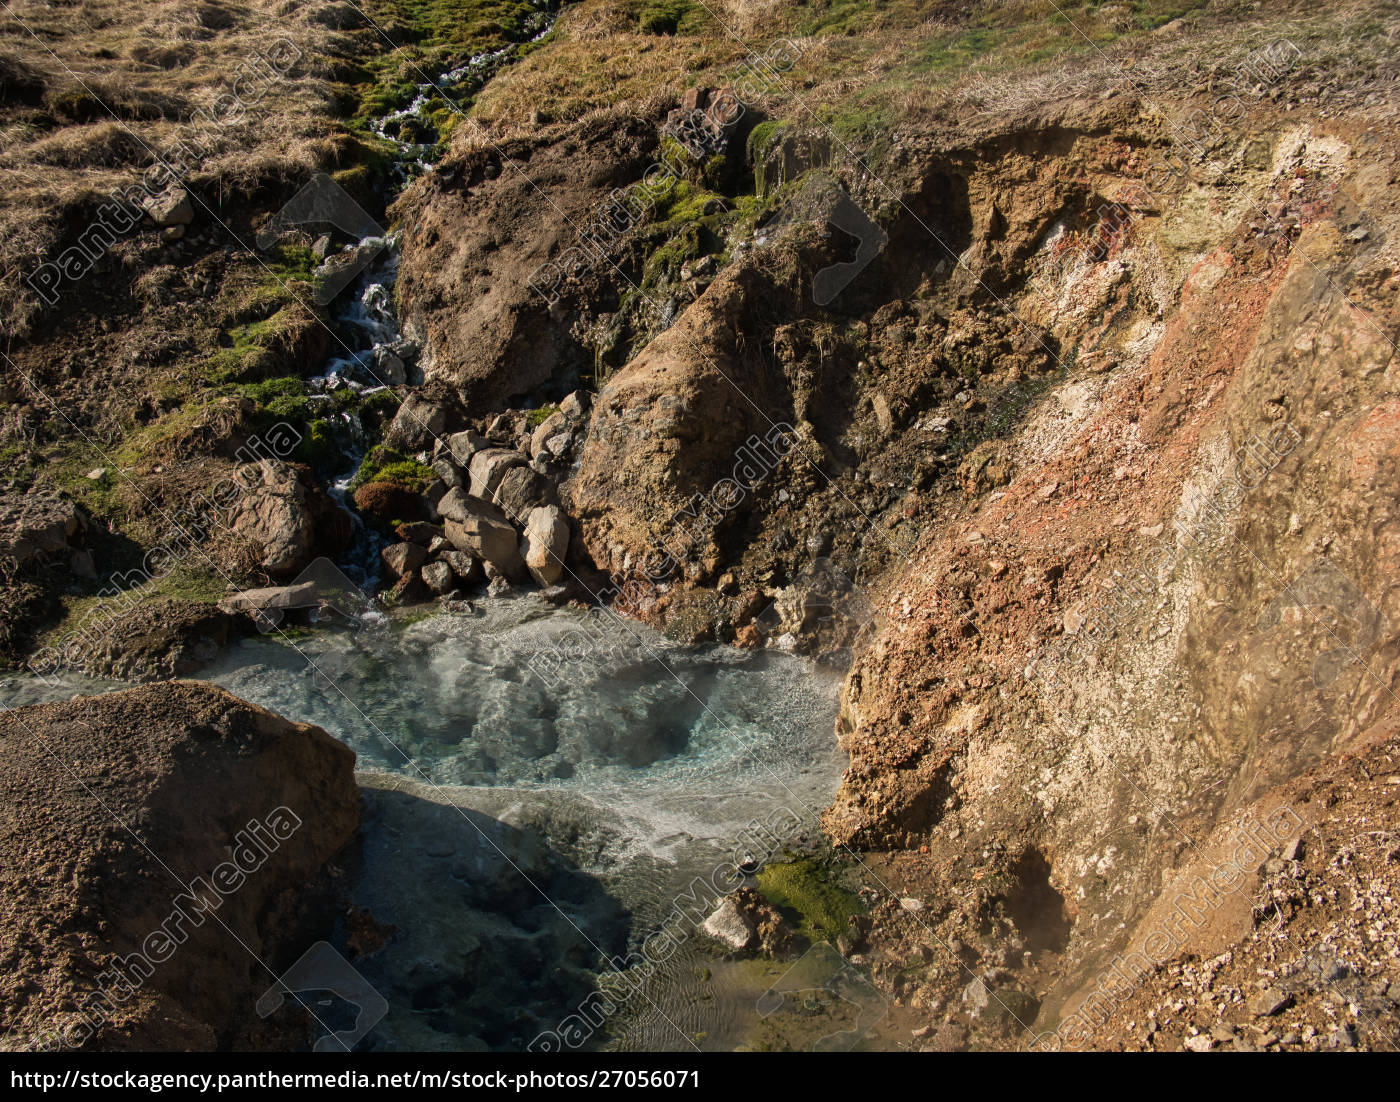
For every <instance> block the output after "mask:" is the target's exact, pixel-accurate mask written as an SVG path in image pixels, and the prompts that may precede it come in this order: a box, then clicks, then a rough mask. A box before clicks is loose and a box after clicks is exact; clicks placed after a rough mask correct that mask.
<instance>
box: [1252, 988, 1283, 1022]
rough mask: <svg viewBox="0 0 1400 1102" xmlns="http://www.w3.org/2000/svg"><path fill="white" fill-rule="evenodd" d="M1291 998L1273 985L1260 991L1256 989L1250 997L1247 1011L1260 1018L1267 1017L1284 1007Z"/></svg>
mask: <svg viewBox="0 0 1400 1102" xmlns="http://www.w3.org/2000/svg"><path fill="white" fill-rule="evenodd" d="M1290 1001H1291V1000H1290V999H1289V996H1287V995H1285V994H1284V993H1283V992H1282V991H1279V990H1277V989H1276V988H1273V987H1266V988H1264V989H1263V990H1262V991H1257V992H1255V993H1254V995H1252V996H1251V997H1250V1000H1249V1012H1250V1013H1251V1014H1254V1015H1257V1016H1258V1017H1261V1018H1267V1017H1269V1016H1271V1015H1273V1014H1277V1013H1278V1012H1279V1011H1280V1010H1282V1009H1284V1007H1286V1006H1287V1005H1288V1004H1289V1002H1290Z"/></svg>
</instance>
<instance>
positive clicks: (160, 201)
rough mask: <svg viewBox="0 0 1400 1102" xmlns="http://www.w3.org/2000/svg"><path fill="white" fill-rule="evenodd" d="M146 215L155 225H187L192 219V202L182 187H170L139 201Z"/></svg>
mask: <svg viewBox="0 0 1400 1102" xmlns="http://www.w3.org/2000/svg"><path fill="white" fill-rule="evenodd" d="M141 209H142V210H144V211H145V212H146V217H147V218H149V219H150V220H151V221H152V222H154V223H155V224H156V225H157V226H188V225H189V224H190V223H191V222H193V221H194V204H193V203H191V202H190V196H189V192H187V191H186V190H185V189H184V188H179V187H177V188H171V189H170V190H168V191H163V192H161V194H159V195H154V196H150V197H148V198H146V199H144V200H142V202H141Z"/></svg>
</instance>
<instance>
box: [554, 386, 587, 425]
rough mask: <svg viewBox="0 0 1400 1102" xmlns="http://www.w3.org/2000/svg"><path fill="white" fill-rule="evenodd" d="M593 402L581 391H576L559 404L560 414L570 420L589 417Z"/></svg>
mask: <svg viewBox="0 0 1400 1102" xmlns="http://www.w3.org/2000/svg"><path fill="white" fill-rule="evenodd" d="M592 404H593V400H592V399H591V398H589V396H588V395H587V394H585V393H584V392H583V391H581V390H576V391H574V392H573V393H572V394H570V395H569V396H568V397H567V398H565V399H564V400H563V401H562V402H560V403H559V412H560V413H562V414H563V415H564V416H565V417H567V418H569V419H570V420H578V419H579V418H582V417H587V416H588V410H589V408H590V407H591V406H592Z"/></svg>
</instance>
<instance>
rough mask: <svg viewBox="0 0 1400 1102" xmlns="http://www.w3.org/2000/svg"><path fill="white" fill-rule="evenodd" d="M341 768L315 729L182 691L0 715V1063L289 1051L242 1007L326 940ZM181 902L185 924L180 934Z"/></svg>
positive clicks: (290, 1030)
mask: <svg viewBox="0 0 1400 1102" xmlns="http://www.w3.org/2000/svg"><path fill="white" fill-rule="evenodd" d="M354 764H355V755H354V754H353V753H352V752H351V751H350V750H349V749H348V748H347V747H346V746H344V745H343V744H342V743H340V742H337V741H336V740H335V739H332V738H331V737H330V736H329V735H327V734H326V733H325V732H324V731H322V730H321V729H320V728H318V727H312V726H308V725H304V724H297V723H291V722H288V721H287V720H284V719H282V718H280V717H279V716H276V715H274V714H272V713H271V712H267V711H264V710H263V709H261V708H256V707H254V706H252V705H250V704H245V703H244V702H243V701H241V700H238V699H237V698H236V697H233V696H231V695H230V694H228V693H226V692H224V691H223V690H222V689H218V688H215V687H214V686H211V685H205V684H201V683H198V682H191V681H175V682H163V683H161V684H158V685H150V686H145V687H142V688H139V689H132V690H130V691H127V692H120V693H112V694H109V695H106V696H101V697H86V698H79V699H77V700H73V701H70V702H67V703H64V704H45V705H38V706H34V707H29V708H22V709H18V710H15V711H10V712H4V713H0V796H2V797H3V800H4V806H5V808H6V809H7V812H6V814H7V820H8V825H7V827H6V829H5V831H4V837H3V839H0V847H3V851H4V852H3V862H0V890H3V895H4V899H5V908H4V913H3V915H0V946H3V951H4V953H5V957H6V960H7V961H9V962H10V963H9V965H8V966H7V968H6V970H5V974H4V976H3V978H0V1006H3V1008H4V1015H3V1016H4V1040H5V1044H6V1047H12V1046H13V1047H17V1048H28V1047H34V1046H36V1045H43V1044H57V1045H58V1046H60V1047H62V1046H69V1047H80V1048H96V1049H116V1050H151V1049H172V1050H173V1049H212V1048H215V1047H239V1048H242V1047H249V1046H252V1047H259V1048H261V1047H289V1046H290V1047H301V1046H302V1045H304V1044H305V1038H304V1037H303V1036H301V1034H300V1029H301V1023H299V1022H296V1021H295V1020H293V1019H280V1020H278V1019H274V1020H272V1021H270V1022H265V1021H263V1020H262V1019H260V1018H259V1017H258V1015H257V1013H256V1012H255V1009H254V1004H255V1003H256V1001H257V999H258V997H259V996H260V995H261V994H262V993H263V992H264V991H265V990H266V989H267V988H268V987H269V986H270V985H271V984H272V982H273V979H274V977H275V976H276V975H278V974H280V970H281V969H282V968H285V967H286V966H287V965H288V964H290V963H291V961H293V960H295V959H296V958H297V957H298V956H299V955H300V954H301V953H302V952H303V951H304V950H305V949H306V948H307V947H308V946H309V945H310V944H312V943H313V942H314V941H316V940H317V939H318V938H321V937H324V936H326V935H327V934H328V933H329V930H330V925H331V916H330V913H329V911H328V910H327V908H326V904H327V903H328V901H329V900H330V898H331V892H330V890H329V889H330V884H331V881H330V877H329V875H328V869H327V862H328V861H329V860H330V859H331V858H332V857H334V856H335V855H336V854H337V853H338V852H339V851H340V850H341V849H342V848H343V847H344V846H345V845H346V844H347V843H348V842H349V841H350V839H351V838H352V836H353V835H354V833H355V830H356V828H357V826H358V823H359V814H360V812H359V809H360V800H359V792H358V790H357V788H356V786H355V779H354ZM248 824H252V825H251V826H249V825H248ZM191 885H194V886H195V887H196V889H197V890H198V891H199V892H200V893H201V897H202V898H203V899H204V900H205V901H206V903H208V904H209V911H208V912H207V914H206V915H205V916H204V917H203V921H202V922H195V921H193V920H192V919H190V918H181V917H180V915H181V913H182V909H183V912H184V913H186V914H189V913H190V912H191V911H192V910H193V909H194V908H196V906H197V905H196V904H195V903H194V902H193V900H192V899H191V897H190V896H189V895H188V894H187V889H188V888H189V887H190V886H191ZM195 917H198V916H197V913H196V915H195ZM138 955H139V956H138ZM119 958H120V960H121V961H122V962H123V963H122V964H121V965H120V966H118V963H117V962H118V959H119ZM114 968H116V969H117V970H118V971H119V972H120V973H121V975H123V976H126V977H128V978H131V977H133V976H136V975H140V974H142V973H144V976H143V978H142V980H141V982H140V983H139V985H137V986H136V989H135V991H134V993H133V992H131V991H126V997H125V998H120V999H119V998H115V997H114V995H115V993H116V992H118V991H123V990H126V989H125V988H123V987H121V986H119V985H117V984H116V983H115V981H114V980H113V979H112V975H113V969H114ZM103 976H107V977H108V978H107V979H106V980H104V979H103V978H102V977H103ZM55 1034H59V1035H61V1037H62V1038H63V1039H62V1040H59V1038H58V1037H55Z"/></svg>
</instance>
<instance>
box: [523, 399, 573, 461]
mask: <svg viewBox="0 0 1400 1102" xmlns="http://www.w3.org/2000/svg"><path fill="white" fill-rule="evenodd" d="M568 426H569V419H568V418H567V417H566V416H565V415H564V413H563V411H561V410H555V411H554V412H553V413H551V414H550V415H549V416H548V417H546V418H545V419H544V420H543V421H541V422H540V423H539V425H538V426H537V427H536V428H535V431H534V432H532V433H531V434H530V455H531V456H537V455H539V454H540V453H541V452H542V451H544V450H545V441H546V440H548V439H549V438H550V437H551V436H554V435H556V434H558V433H559V432H560V431H561V430H564V429H567V428H568Z"/></svg>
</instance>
